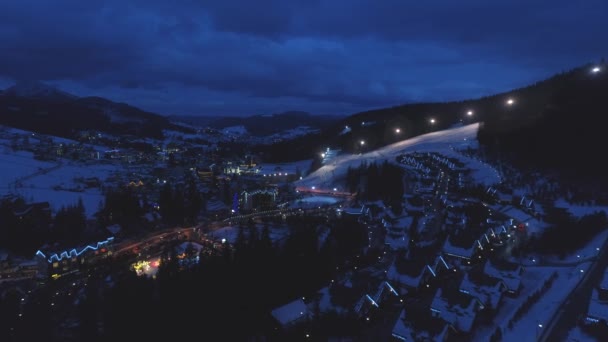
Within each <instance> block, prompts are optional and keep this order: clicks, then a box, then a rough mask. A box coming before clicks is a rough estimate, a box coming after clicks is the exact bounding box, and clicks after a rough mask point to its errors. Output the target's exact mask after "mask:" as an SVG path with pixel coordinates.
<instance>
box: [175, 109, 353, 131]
mask: <svg viewBox="0 0 608 342" xmlns="http://www.w3.org/2000/svg"><path fill="white" fill-rule="evenodd" d="M169 119H170V120H172V121H173V122H185V123H188V124H192V125H197V126H199V127H210V128H215V129H220V130H221V129H224V128H226V127H236V126H243V127H245V129H246V130H247V132H249V134H251V135H252V136H257V137H267V136H270V135H273V134H282V133H283V132H287V131H292V130H298V131H301V128H300V127H309V128H310V130H313V131H315V130H321V129H325V128H328V127H330V126H331V125H332V124H334V123H335V122H337V121H338V120H341V119H342V117H339V116H332V115H313V114H310V113H306V112H300V111H289V112H284V113H276V114H260V115H253V116H247V117H234V116H231V117H195V116H170V117H169Z"/></svg>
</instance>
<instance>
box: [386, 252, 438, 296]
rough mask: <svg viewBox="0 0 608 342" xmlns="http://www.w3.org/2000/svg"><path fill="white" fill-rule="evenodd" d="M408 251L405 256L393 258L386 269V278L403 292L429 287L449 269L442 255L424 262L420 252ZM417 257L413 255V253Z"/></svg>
mask: <svg viewBox="0 0 608 342" xmlns="http://www.w3.org/2000/svg"><path fill="white" fill-rule="evenodd" d="M415 251H416V250H414V251H412V250H410V251H408V252H407V254H406V256H405V258H395V262H393V264H392V265H391V266H390V267H389V269H388V271H387V276H388V279H390V280H392V281H393V282H394V283H395V284H398V285H399V286H400V287H401V288H403V290H404V291H405V292H407V291H412V290H417V289H420V288H422V287H426V288H428V287H430V285H431V282H436V281H437V280H438V279H441V278H442V276H444V275H446V274H447V273H448V271H449V270H450V266H449V265H448V264H447V262H446V261H445V259H444V258H443V257H442V256H438V257H437V258H436V259H435V262H434V263H426V262H424V261H423V260H424V259H425V258H424V255H421V254H422V253H417V252H415ZM415 254H416V255H417V256H418V257H415V256H414V255H415Z"/></svg>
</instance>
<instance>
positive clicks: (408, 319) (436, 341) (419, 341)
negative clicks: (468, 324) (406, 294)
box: [391, 309, 452, 342]
mask: <svg viewBox="0 0 608 342" xmlns="http://www.w3.org/2000/svg"><path fill="white" fill-rule="evenodd" d="M450 329H452V328H451V327H450V325H449V324H447V323H446V322H445V321H444V320H442V319H441V318H438V317H433V316H431V315H430V313H429V312H428V310H427V311H424V312H416V311H415V309H411V310H410V309H403V310H401V313H400V314H399V318H398V319H397V321H396V322H395V325H393V330H392V331H391V335H392V337H393V338H394V339H395V340H397V341H407V342H409V341H416V342H444V341H447V339H448V334H449V331H450Z"/></svg>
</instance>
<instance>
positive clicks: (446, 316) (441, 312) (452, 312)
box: [431, 289, 477, 332]
mask: <svg viewBox="0 0 608 342" xmlns="http://www.w3.org/2000/svg"><path fill="white" fill-rule="evenodd" d="M455 295H456V296H462V297H463V298H462V299H463V302H462V303H456V304H451V303H450V302H449V300H448V299H446V298H445V297H443V294H442V290H441V289H439V290H438V291H437V294H435V297H434V298H433V302H432V303H431V311H432V312H433V313H434V314H435V315H437V316H439V317H441V318H442V319H443V320H445V321H446V322H448V323H450V324H451V325H452V326H454V327H455V328H456V329H458V330H460V331H463V332H470V331H471V329H472V328H473V323H474V322H475V317H476V316H477V313H476V312H475V309H474V306H475V300H476V299H475V298H474V297H472V296H470V295H468V294H466V293H464V292H460V293H457V294H455ZM461 304H464V305H466V306H463V305H461Z"/></svg>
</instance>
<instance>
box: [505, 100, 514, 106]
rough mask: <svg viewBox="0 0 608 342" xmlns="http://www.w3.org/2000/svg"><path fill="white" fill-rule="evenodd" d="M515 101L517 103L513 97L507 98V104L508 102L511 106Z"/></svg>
mask: <svg viewBox="0 0 608 342" xmlns="http://www.w3.org/2000/svg"><path fill="white" fill-rule="evenodd" d="M514 103H515V100H513V99H511V98H510V99H508V100H507V104H508V105H509V106H512V105H513V104H514Z"/></svg>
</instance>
